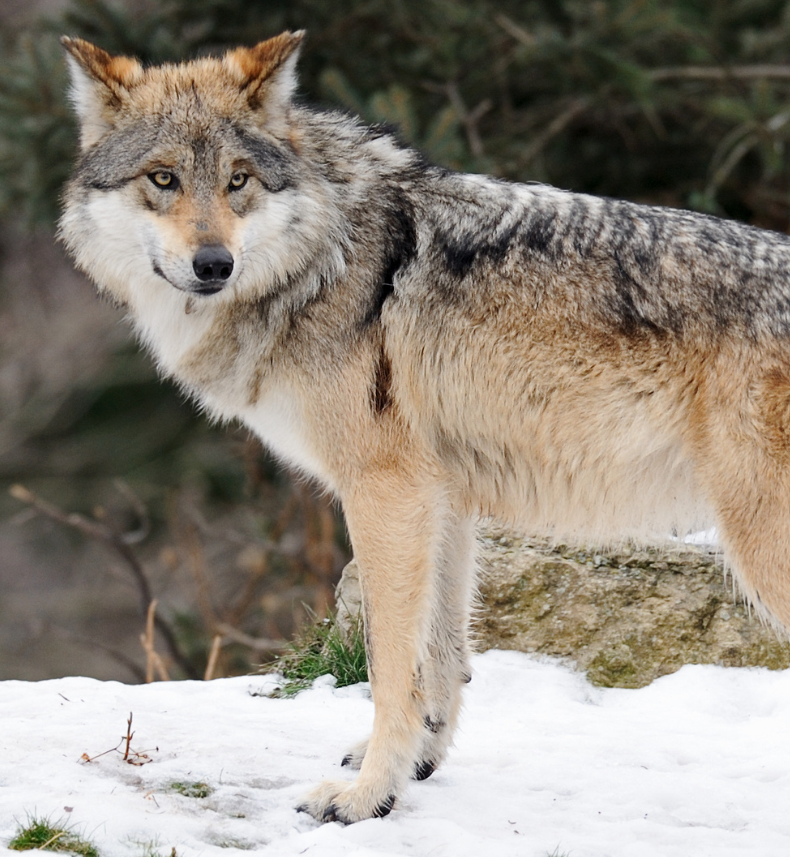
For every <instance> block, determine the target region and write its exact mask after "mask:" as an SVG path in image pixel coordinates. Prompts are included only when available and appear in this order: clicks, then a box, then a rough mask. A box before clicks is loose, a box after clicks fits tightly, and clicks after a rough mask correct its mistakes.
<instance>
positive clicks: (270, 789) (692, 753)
mask: <svg viewBox="0 0 790 857" xmlns="http://www.w3.org/2000/svg"><path fill="white" fill-rule="evenodd" d="M267 685H268V686H270V685H271V679H268V678H256V677H251V678H234V679H222V680H217V681H212V682H205V683H201V682H180V683H159V684H152V685H147V686H127V685H122V684H117V683H113V682H99V681H95V680H92V679H85V678H66V679H58V680H54V681H45V682H40V683H26V682H16V681H6V682H0V853H9V854H10V853H11V852H8V851H6V850H5V846H6V845H7V843H8V842H9V840H10V839H11V837H12V835H13V833H14V831H15V828H16V826H17V825H16V822H17V821H24V819H25V818H26V816H27V815H30V814H33V813H35V814H38V815H48V816H50V817H52V818H53V819H68V820H69V822H70V824H71V825H73V827H74V828H75V830H76V831H77V832H79V833H81V834H83V835H84V836H86V837H88V838H90V839H91V840H92V841H93V842H94V843H95V844H96V845H97V846H98V848H99V850H100V851H101V853H102V855H104V857H114V855H118V857H143V855H144V854H145V853H148V854H150V853H151V851H152V850H153V851H154V852H158V853H160V854H161V855H163V857H169V855H170V854H171V849H172V848H175V849H176V852H177V854H178V857H189V855H207V857H209V855H215V857H218V855H230V854H233V853H234V852H235V849H247V850H248V851H253V852H257V853H262V854H266V855H284V857H287V856H288V855H300V854H308V855H321V857H335V855H337V857H339V856H340V855H343V857H363V855H364V857H373V855H375V857H384V855H387V857H389V855H419V856H420V857H443V855H446V857H483V855H485V857H488V855H491V857H511V855H512V857H546V855H548V854H551V853H553V852H555V850H556V852H557V853H558V854H570V855H572V857H603V855H610V857H614V855H623V857H626V855H627V857H656V855H673V857H706V855H710V857H727V855H742V857H746V855H749V857H774V855H775V857H780V855H781V857H786V855H787V854H788V853H790V809H789V806H790V672H787V673H772V672H768V671H766V670H758V669H724V668H719V667H712V666H687V667H684V668H683V669H682V670H681V671H680V672H678V673H676V674H675V675H671V676H667V677H665V678H661V679H659V680H658V681H656V682H654V683H653V684H652V685H651V686H650V687H647V688H643V689H642V690H604V689H599V688H594V687H592V686H590V685H589V684H588V683H587V682H586V681H585V679H584V678H583V676H580V675H578V674H575V673H573V672H571V671H570V670H569V669H567V668H566V667H564V666H562V665H560V664H557V663H549V662H545V661H542V660H537V659H535V658H529V657H527V656H525V655H521V654H517V653H513V652H488V653H486V654H484V655H479V656H477V657H476V659H475V661H474V679H473V681H472V683H471V684H470V685H469V687H468V688H467V694H466V708H465V712H464V715H463V720H462V724H461V728H460V731H459V733H458V735H457V740H456V746H455V748H454V750H453V751H452V753H451V755H450V757H449V759H448V761H447V762H446V764H445V765H444V767H443V768H441V769H440V770H439V771H437V773H435V774H434V775H433V777H431V778H430V779H429V780H426V781H425V782H421V783H412V784H411V785H410V787H409V788H408V790H407V792H406V793H405V794H404V795H403V797H402V799H401V800H400V801H399V803H398V804H397V806H396V809H395V810H394V811H393V812H392V814H391V815H389V816H388V817H387V818H383V819H374V820H370V821H365V822H362V823H360V824H356V825H352V826H349V827H344V826H342V825H340V824H337V823H334V824H328V825H323V826H322V825H319V824H317V823H316V822H314V821H313V820H312V819H310V818H309V817H307V816H305V815H303V814H299V813H297V812H295V811H294V809H293V807H294V806H295V805H296V804H297V802H298V800H299V798H300V797H301V795H302V794H303V793H304V792H305V791H306V790H307V789H308V788H309V787H310V785H311V784H312V783H314V782H316V781H317V780H319V779H321V778H323V777H333V778H337V777H348V778H350V777H352V776H353V774H352V773H351V772H350V771H348V769H347V768H341V767H340V760H341V759H342V757H343V753H344V751H345V749H346V748H347V747H348V746H349V745H350V744H352V743H354V742H355V741H357V740H358V739H359V738H360V737H362V736H364V734H365V733H366V732H367V731H368V729H369V727H370V724H371V721H372V716H373V705H372V702H371V701H370V699H369V694H368V691H367V688H366V687H365V686H363V685H358V686H356V687H352V688H344V689H341V690H337V689H335V688H333V687H332V684H331V680H328V679H319V680H318V682H317V683H316V686H315V687H314V688H313V689H311V690H308V691H305V692H303V693H302V694H300V695H299V696H298V697H296V698H295V699H270V698H266V697H263V696H256V695H252V694H256V693H260V692H261V691H262V690H264V689H265V688H266V686H267ZM129 712H133V713H134V720H133V729H134V737H133V739H132V742H131V748H132V750H134V751H137V752H139V753H143V752H145V753H147V755H148V756H150V759H151V761H150V762H148V763H147V764H145V765H143V766H132V765H129V764H127V763H125V762H124V761H123V759H122V756H121V755H120V754H118V753H110V754H107V755H104V756H101V757H100V758H97V759H95V760H94V761H91V762H86V761H81V757H82V756H83V754H87V755H88V756H91V757H93V756H96V755H97V754H99V753H101V752H102V751H104V750H107V749H109V748H111V747H114V746H115V745H116V744H117V743H118V741H119V739H120V738H121V736H122V735H123V734H124V733H125V732H126V719H127V717H128V715H129ZM174 782H180V783H194V782H205V783H206V784H208V785H209V786H210V788H211V789H212V793H211V794H210V795H209V796H208V797H205V798H193V797H184V796H182V795H180V794H178V793H176V792H175V791H173V789H172V787H171V785H172V783H174Z"/></svg>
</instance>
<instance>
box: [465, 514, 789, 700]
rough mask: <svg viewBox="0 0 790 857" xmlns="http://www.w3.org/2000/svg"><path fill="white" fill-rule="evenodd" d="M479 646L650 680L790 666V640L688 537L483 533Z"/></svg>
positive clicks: (600, 674)
mask: <svg viewBox="0 0 790 857" xmlns="http://www.w3.org/2000/svg"><path fill="white" fill-rule="evenodd" d="M480 595H481V608H480V610H479V611H478V614H477V617H476V621H475V636H476V639H477V641H478V645H479V647H480V648H482V649H490V648H499V649H515V650H518V651H522V652H538V653H540V654H545V655H552V656H559V657H563V658H567V659H569V660H570V661H572V662H573V663H575V664H576V665H577V666H578V667H579V668H581V669H583V670H585V672H586V673H587V676H588V678H589V679H590V681H591V682H592V683H593V684H597V685H602V686H604V687H643V686H644V685H646V684H649V683H650V682H651V681H652V680H653V679H654V678H657V677H658V676H661V675H666V674H668V673H672V672H675V670H677V669H679V668H680V667H681V666H683V664H688V663H695V664H720V665H724V666H740V667H744V666H761V667H768V668H769V669H786V668H787V667H788V666H790V644H788V643H787V642H786V641H785V640H780V639H779V638H778V637H777V635H776V633H775V632H774V631H773V630H772V629H770V628H766V627H765V626H763V625H762V624H761V623H760V621H759V619H758V618H757V617H755V616H754V615H753V614H751V613H750V611H749V610H748V608H747V606H746V605H745V604H744V603H743V602H742V601H740V600H739V599H738V597H737V595H736V594H735V592H734V586H733V582H732V579H731V578H726V576H725V574H724V573H723V570H722V567H721V565H720V563H719V561H718V558H717V556H716V554H715V553H714V552H713V551H712V550H709V549H704V548H698V547H694V546H690V545H677V546H675V545H670V546H666V547H649V548H639V549H636V548H629V547H623V548H620V549H618V550H612V551H599V550H588V549H585V548H579V547H569V546H566V545H555V546H552V545H550V544H549V543H548V542H547V541H544V540H540V539H528V538H520V537H518V536H515V535H513V534H512V533H508V532H506V531H502V530H497V529H490V530H486V531H484V532H482V533H481V581H480Z"/></svg>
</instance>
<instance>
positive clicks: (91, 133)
mask: <svg viewBox="0 0 790 857" xmlns="http://www.w3.org/2000/svg"><path fill="white" fill-rule="evenodd" d="M60 43H61V44H62V45H63V47H64V48H65V49H66V51H67V56H66V59H67V60H68V64H69V71H70V73H71V91H70V96H71V100H72V102H73V104H74V108H75V110H76V111H77V116H78V117H79V120H80V146H81V148H82V149H83V150H84V149H87V148H89V147H90V146H92V145H93V144H94V143H96V142H97V141H98V140H99V139H100V138H101V137H102V136H103V135H104V133H105V132H106V131H108V130H109V129H110V128H112V126H113V125H114V124H115V115H116V113H117V111H118V108H119V107H120V106H121V105H122V104H123V102H124V100H125V98H126V96H127V94H128V92H129V90H130V89H131V88H132V87H133V86H134V85H135V84H136V83H138V82H139V81H140V80H141V79H142V77H143V67H142V65H140V63H139V62H138V61H137V60H136V59H131V58H130V57H114V56H112V55H111V54H108V53H107V51H103V50H102V49H101V48H97V47H96V45H92V44H91V43H90V42H86V41H84V40H83V39H70V38H69V37H68V36H62V37H61V39H60Z"/></svg>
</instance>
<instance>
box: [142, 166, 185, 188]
mask: <svg viewBox="0 0 790 857" xmlns="http://www.w3.org/2000/svg"><path fill="white" fill-rule="evenodd" d="M148 178H149V179H151V181H152V182H153V184H155V185H156V186H157V187H160V188H162V190H175V189H176V188H177V187H178V179H177V178H176V177H175V176H174V175H173V174H172V173H170V172H168V171H167V170H157V171H156V172H155V173H149V175H148Z"/></svg>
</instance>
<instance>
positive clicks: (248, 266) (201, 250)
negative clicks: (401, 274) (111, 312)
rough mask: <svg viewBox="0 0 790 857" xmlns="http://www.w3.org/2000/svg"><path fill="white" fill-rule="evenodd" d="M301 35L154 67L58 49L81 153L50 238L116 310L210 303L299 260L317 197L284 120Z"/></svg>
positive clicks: (315, 224) (261, 283)
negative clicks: (65, 62) (163, 300)
mask: <svg viewBox="0 0 790 857" xmlns="http://www.w3.org/2000/svg"><path fill="white" fill-rule="evenodd" d="M302 36H303V34H302V33H301V32H298V33H287V32H286V33H283V34H281V35H279V36H276V37H275V38H272V39H269V40H268V41H265V42H261V43H260V44H258V45H257V46H256V47H254V48H239V49H237V50H234V51H231V52H229V53H227V54H226V55H225V56H224V57H222V58H220V59H211V58H204V59H198V60H195V61H192V62H188V63H184V64H181V65H165V66H160V67H153V68H144V67H143V66H142V65H141V64H140V63H139V62H138V61H137V60H135V59H130V58H128V57H114V56H111V55H110V54H108V53H106V52H105V51H103V50H101V49H100V48H97V47H95V46H94V45H91V44H89V43H88V42H85V41H82V40H80V39H69V38H64V39H63V40H62V41H63V45H64V47H65V48H66V50H67V52H68V59H69V65H70V67H71V75H72V93H71V94H72V100H73V102H74V105H75V107H76V110H77V114H78V116H79V120H80V124H81V156H80V159H79V161H78V164H77V168H76V171H75V174H74V177H73V179H72V181H71V183H70V184H69V187H68V189H67V192H66V196H65V212H64V215H63V218H62V220H61V235H62V238H63V240H64V242H65V243H66V246H67V247H68V248H69V250H70V251H71V252H72V253H73V254H74V256H75V258H76V259H77V262H78V264H79V265H80V266H81V267H82V268H83V269H84V270H85V271H87V273H88V274H89V275H90V276H91V277H92V278H93V279H94V280H95V281H96V282H97V284H98V285H99V287H100V288H101V289H103V290H106V291H107V292H109V293H110V294H111V296H112V297H114V298H115V299H116V300H117V301H119V302H121V303H125V304H131V305H132V307H133V308H134V307H135V306H137V307H139V305H140V302H141V301H145V300H150V299H155V298H156V296H157V295H161V294H162V293H163V291H169V292H173V290H180V292H183V293H186V294H187V295H189V296H200V297H202V298H204V299H208V298H211V300H214V301H216V300H221V299H223V298H222V295H221V294H220V293H223V292H225V293H227V292H228V291H235V292H236V293H237V294H238V293H239V292H240V291H241V292H243V291H244V289H245V288H246V289H249V288H251V283H253V281H254V285H255V288H256V289H258V290H261V289H263V290H264V291H265V289H266V283H267V282H268V283H269V284H272V283H277V282H282V281H283V280H285V279H287V278H288V276H289V275H293V273H294V272H298V271H299V270H300V269H303V268H304V267H305V266H306V265H307V264H308V260H307V257H306V253H307V249H306V248H308V247H312V248H313V249H314V248H315V247H316V237H317V236H316V233H319V232H320V230H321V223H320V218H319V217H318V212H317V209H318V208H319V205H320V196H321V194H320V191H316V188H315V187H313V188H312V189H310V187H309V186H310V184H311V179H310V175H309V170H305V167H304V165H303V164H300V162H299V156H298V150H299V134H298V131H297V130H296V129H295V127H294V126H293V125H292V123H291V122H290V121H289V116H290V113H291V111H292V109H293V108H292V107H291V97H292V93H293V90H294V87H295V64H296V58H297V55H298V51H299V45H300V42H301V41H302ZM311 212H312V214H311ZM214 295H216V296H217V297H213V298H212V297H211V296H214Z"/></svg>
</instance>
